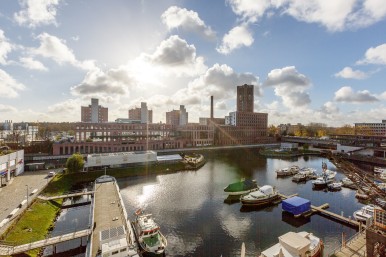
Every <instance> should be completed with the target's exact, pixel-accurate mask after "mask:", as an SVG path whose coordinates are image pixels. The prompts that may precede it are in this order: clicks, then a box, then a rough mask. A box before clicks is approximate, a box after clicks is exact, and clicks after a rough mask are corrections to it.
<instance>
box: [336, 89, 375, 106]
mask: <svg viewBox="0 0 386 257" xmlns="http://www.w3.org/2000/svg"><path fill="white" fill-rule="evenodd" d="M334 100H335V101H337V102H348V103H369V102H376V101H379V100H378V98H377V97H376V96H374V95H372V94H370V92H369V91H367V90H363V91H357V92H354V90H353V89H352V88H351V87H347V86H346V87H341V88H340V89H339V90H338V91H336V92H335V97H334Z"/></svg>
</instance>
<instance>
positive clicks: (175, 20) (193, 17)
mask: <svg viewBox="0 0 386 257" xmlns="http://www.w3.org/2000/svg"><path fill="white" fill-rule="evenodd" d="M161 18H162V22H163V23H164V24H165V25H166V26H167V27H168V29H169V30H171V29H175V28H181V29H183V30H187V31H193V32H195V33H198V34H200V35H203V36H205V37H206V38H208V39H215V38H216V33H215V32H214V31H213V30H212V29H211V28H210V27H209V26H207V25H205V22H204V21H203V20H201V19H200V17H199V16H198V13H196V12H194V11H189V10H187V9H185V8H180V7H177V6H171V7H169V9H167V10H166V11H165V12H164V13H163V14H162V15H161Z"/></svg>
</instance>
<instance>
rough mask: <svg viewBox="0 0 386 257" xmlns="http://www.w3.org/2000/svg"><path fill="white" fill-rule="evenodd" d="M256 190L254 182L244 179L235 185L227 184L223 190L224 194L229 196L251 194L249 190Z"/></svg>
mask: <svg viewBox="0 0 386 257" xmlns="http://www.w3.org/2000/svg"><path fill="white" fill-rule="evenodd" d="M256 188H257V184H256V180H254V179H253V180H250V179H245V180H241V181H239V182H236V183H232V184H229V185H228V186H227V187H226V188H224V192H226V193H228V194H229V195H243V194H247V193H249V192H251V190H253V189H256Z"/></svg>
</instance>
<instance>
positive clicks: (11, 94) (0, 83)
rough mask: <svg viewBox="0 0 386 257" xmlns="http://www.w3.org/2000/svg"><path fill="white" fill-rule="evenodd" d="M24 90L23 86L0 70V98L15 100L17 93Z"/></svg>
mask: <svg viewBox="0 0 386 257" xmlns="http://www.w3.org/2000/svg"><path fill="white" fill-rule="evenodd" d="M24 89H25V86H24V85H23V84H21V83H19V82H17V81H16V80H15V79H14V78H12V77H11V76H10V75H9V74H8V73H7V72H5V71H4V70H2V69H0V92H1V93H0V97H3V98H15V97H17V96H18V95H19V91H22V90H24Z"/></svg>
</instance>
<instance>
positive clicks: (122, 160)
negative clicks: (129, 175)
mask: <svg viewBox="0 0 386 257" xmlns="http://www.w3.org/2000/svg"><path fill="white" fill-rule="evenodd" d="M156 161H157V153H156V152H154V151H141V152H118V153H109V154H104V153H103V154H89V155H87V162H86V163H85V165H84V167H85V168H86V169H88V168H92V167H103V166H109V167H121V166H127V165H130V164H138V163H150V162H156Z"/></svg>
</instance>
